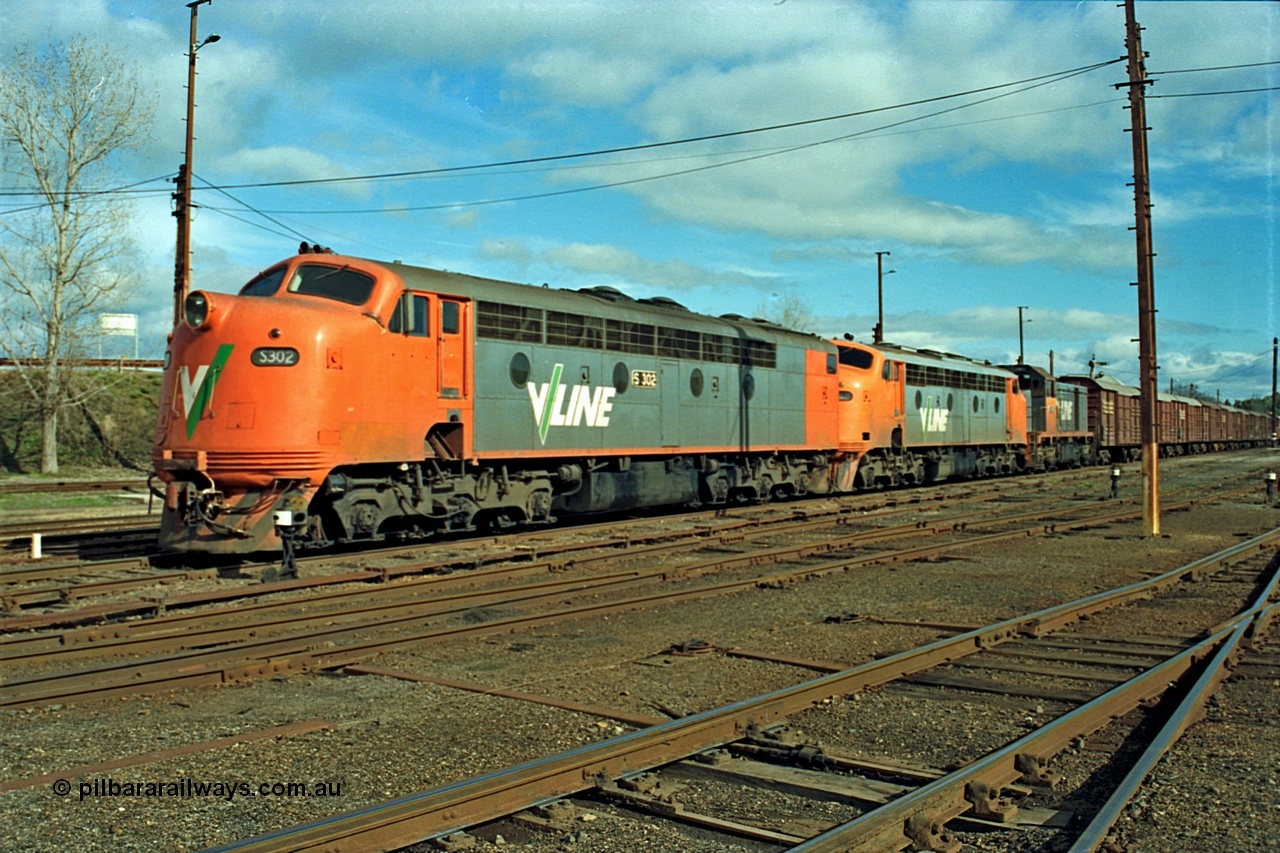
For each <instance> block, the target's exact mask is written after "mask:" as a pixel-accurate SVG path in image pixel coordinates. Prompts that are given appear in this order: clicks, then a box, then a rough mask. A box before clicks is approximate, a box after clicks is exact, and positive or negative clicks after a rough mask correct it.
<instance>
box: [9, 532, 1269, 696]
mask: <svg viewBox="0 0 1280 853" xmlns="http://www.w3.org/2000/svg"><path fill="white" fill-rule="evenodd" d="M1140 512H1141V510H1140V509H1130V510H1127V511H1125V512H1123V513H1118V514H1112V515H1109V516H1106V517H1104V518H1103V519H1099V518H1089V519H1081V520H1078V521H1076V522H1070V523H1066V524H1063V523H1058V524H1053V525H1046V526H1045V527H1044V528H1043V531H1041V530H1038V529H1034V528H1033V529H1030V530H1014V531H1008V532H1003V533H993V534H987V535H985V536H975V537H971V538H969V539H966V540H964V541H963V542H961V543H956V542H950V543H943V544H938V545H929V546H923V547H919V548H911V549H907V550H905V551H895V552H888V553H878V554H873V555H870V556H866V557H861V558H856V559H852V560H849V559H844V560H839V561H835V562H830V563H824V564H821V565H817V566H806V567H802V568H799V569H794V570H789V571H785V572H780V573H774V574H771V575H766V576H755V577H751V578H746V579H741V580H735V581H728V582H722V583H718V584H710V585H704V586H698V587H693V588H689V589H685V590H678V591H675V592H669V591H668V592H659V593H655V594H651V595H644V596H639V597H636V598H630V599H621V600H614V601H608V602H603V603H595V604H591V605H581V606H576V607H570V608H567V609H562V610H558V611H551V612H544V613H533V614H529V615H522V616H516V617H511V618H508V619H502V620H494V621H492V622H487V623H483V624H480V625H466V626H461V627H447V628H440V629H433V630H428V631H425V632H422V633H418V634H413V635H410V636H408V637H404V636H400V637H393V638H390V639H379V640H366V641H365V642H362V643H356V644H353V645H347V646H336V647H335V646H333V644H334V643H336V642H337V641H338V640H340V639H359V638H362V637H364V636H365V635H367V633H368V631H369V630H370V629H371V628H374V629H380V630H381V629H387V628H396V629H400V628H405V627H411V626H414V625H420V624H422V623H425V622H428V621H430V620H432V619H437V618H440V617H441V616H444V615H448V613H449V612H455V613H459V612H465V611H467V610H473V609H474V608H475V607H476V606H477V602H478V601H482V600H483V598H481V597H479V596H483V595H495V594H496V595H498V596H501V594H502V593H501V591H499V592H497V593H494V592H489V593H484V592H482V593H479V594H478V597H476V598H472V599H470V601H469V603H467V604H462V605H459V606H456V607H453V608H450V609H449V610H446V611H443V612H428V613H413V614H411V615H407V616H399V617H394V618H389V619H385V620H382V621H380V622H378V623H376V624H373V625H369V624H364V625H361V624H357V625H354V626H347V627H341V628H326V629H324V630H319V631H312V632H309V633H306V634H297V635H292V636H287V637H281V638H272V639H259V640H251V641H249V642H243V643H240V644H239V645H235V646H217V647H214V648H207V649H199V650H195V651H186V652H179V653H175V654H172V655H168V656H165V657H160V658H151V659H147V660H143V661H125V662H120V663H115V664H107V665H104V666H100V667H94V668H91V669H82V670H72V671H69V672H63V673H55V674H50V675H38V676H32V677H29V678H23V679H10V680H9V681H7V682H6V683H5V684H4V685H3V686H2V687H0V707H28V706H32V705H39V704H45V703H49V702H57V701H64V702H65V701H79V700H82V699H85V698H92V697H105V696H113V695H120V694H125V693H139V692H143V691H144V688H147V687H159V688H162V689H173V688H175V687H179V686H184V685H193V686H194V685H198V684H216V683H226V682H235V681H243V680H247V679H252V678H261V677H267V678H270V677H274V676H275V675H277V674H280V673H283V672H291V671H307V670H312V669H325V668H331V667H334V666H345V665H348V664H352V663H357V662H359V661H360V660H363V659H364V658H366V657H369V656H371V655H374V654H378V653H380V652H385V651H390V650H392V649H397V648H404V647H408V646H411V645H415V644H417V643H421V642H424V641H429V640H438V639H441V638H445V637H456V636H462V635H472V636H478V635H481V634H488V633H493V632H495V631H508V630H512V629H518V628H527V627H533V626H535V625H542V624H549V623H552V622H559V621H564V620H567V619H573V618H582V617H586V616H593V615H603V614H608V613H618V612H625V611H629V610H635V609H642V608H646V607H651V606H654V605H655V604H671V603H676V602H680V601H690V600H696V599H700V598H705V597H709V596H714V595H723V594H725V593H728V592H736V591H742V590H746V589H751V588H755V587H758V586H761V585H767V584H777V583H785V582H790V581H794V580H797V579H800V578H806V577H816V576H820V575H823V574H828V573H832V572H838V571H847V570H848V569H850V568H852V567H855V566H863V565H870V564H874V563H882V562H895V561H902V560H908V559H919V558H921V557H925V556H931V555H935V554H939V553H944V552H946V551H950V550H954V549H956V548H957V547H960V546H961V545H964V546H968V545H973V544H977V543H980V542H993V541H998V540H1001V539H1008V538H1013V537H1022V536H1029V535H1034V534H1036V533H1039V532H1051V531H1055V530H1058V529H1063V528H1068V527H1072V526H1089V525H1095V524H1098V523H1100V521H1102V520H1106V519H1113V518H1115V517H1124V518H1132V517H1133V516H1135V515H1137V514H1139V513H1140ZM1275 535H1277V536H1280V531H1276V532H1275ZM1259 538H1263V537H1259ZM1250 541H1255V540H1250ZM1241 547H1242V546H1240V545H1237V546H1235V548H1236V549H1238V548H1241ZM771 550H775V551H776V550H779V549H771ZM781 550H784V551H790V550H792V549H781ZM1228 550H1229V551H1231V550H1234V549H1228ZM1223 553H1226V552H1223ZM759 562H761V558H760V556H759V554H745V555H741V556H738V557H730V558H726V559H721V560H713V561H700V562H695V563H689V564H683V565H677V566H674V567H659V568H655V569H649V570H632V571H626V572H620V573H614V574H613V575H609V576H605V578H604V579H603V580H599V581H595V582H593V581H586V580H568V581H561V582H547V583H544V584H542V585H533V586H534V587H538V591H536V592H532V593H529V594H523V595H520V596H517V597H507V598H502V597H499V598H498V601H500V602H501V603H503V604H504V605H506V606H513V605H515V604H517V603H521V604H530V603H537V602H539V601H543V600H546V599H547V598H552V597H559V596H563V595H564V594H565V592H566V587H565V586H562V585H568V586H569V588H572V586H573V585H575V584H576V585H577V586H578V589H579V591H581V592H583V593H584V594H585V593H591V594H595V593H598V592H599V591H600V589H602V588H603V587H604V586H605V585H606V584H607V585H611V586H614V587H617V588H620V587H621V586H625V585H629V584H635V583H644V582H652V581H663V580H668V579H671V578H686V579H687V578H694V577H697V576H700V575H702V574H706V573H709V572H713V571H717V570H721V569H723V568H725V567H726V565H728V566H733V565H741V566H751V565H756V564H758V563H759ZM1160 577H1164V576H1160ZM1158 580H1159V577H1157V578H1153V579H1150V580H1148V581H1143V582H1141V583H1140V584H1138V585H1136V587H1135V588H1137V589H1144V590H1145V589H1148V585H1149V584H1152V583H1153V582H1155V581H1158ZM1170 583H1176V581H1171V582H1170ZM1151 588H1153V589H1154V588H1155V587H1151ZM517 591H525V592H527V590H517ZM1146 594H1147V595H1150V594H1153V593H1151V592H1147V593H1146ZM313 618H314V617H313ZM255 627H259V628H260V627H262V626H248V629H249V630H250V632H252V630H254V629H255ZM325 646H327V647H328V648H322V649H320V650H318V647H325ZM20 656H22V653H21V652H19V653H18V654H17V655H13V656H10V657H9V658H7V660H8V661H9V662H12V660H14V659H16V658H18V657H20Z"/></svg>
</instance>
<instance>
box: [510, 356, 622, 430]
mask: <svg viewBox="0 0 1280 853" xmlns="http://www.w3.org/2000/svg"><path fill="white" fill-rule="evenodd" d="M563 374H564V365H563V364H557V365H556V366H555V367H554V368H552V370H551V381H550V382H543V383H541V384H539V385H535V384H534V383H532V382H530V383H529V384H528V385H527V386H525V387H527V388H528V389H529V402H530V403H532V404H533V418H534V420H535V421H536V422H537V424H538V441H540V442H541V443H542V444H546V443H547V430H549V429H550V428H551V427H553V426H570V427H572V426H589V427H601V428H603V427H607V426H608V425H609V412H610V411H612V410H613V395H614V394H617V393H618V392H617V389H614V388H608V387H603V386H596V387H594V388H592V387H591V386H589V385H573V386H564V385H561V384H560V377H561V376H562V375H563ZM566 392H567V393H566Z"/></svg>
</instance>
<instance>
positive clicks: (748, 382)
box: [742, 373, 756, 400]
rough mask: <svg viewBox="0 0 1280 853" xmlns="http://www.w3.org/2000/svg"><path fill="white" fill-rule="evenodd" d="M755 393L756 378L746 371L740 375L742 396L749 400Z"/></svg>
mask: <svg viewBox="0 0 1280 853" xmlns="http://www.w3.org/2000/svg"><path fill="white" fill-rule="evenodd" d="M755 395H756V378H755V377H754V376H752V375H751V374H750V373H748V374H747V375H746V376H744V377H742V396H743V398H744V399H747V400H750V399H751V398H752V397H754V396H755Z"/></svg>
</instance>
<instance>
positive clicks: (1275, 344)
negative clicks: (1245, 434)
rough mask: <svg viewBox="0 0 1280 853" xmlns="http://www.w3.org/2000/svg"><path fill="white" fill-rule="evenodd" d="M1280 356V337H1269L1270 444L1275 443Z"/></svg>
mask: <svg viewBox="0 0 1280 853" xmlns="http://www.w3.org/2000/svg"><path fill="white" fill-rule="evenodd" d="M1277 356H1280V338H1272V339H1271V442H1270V444H1271V446H1272V447H1274V446H1275V443H1276V358H1277Z"/></svg>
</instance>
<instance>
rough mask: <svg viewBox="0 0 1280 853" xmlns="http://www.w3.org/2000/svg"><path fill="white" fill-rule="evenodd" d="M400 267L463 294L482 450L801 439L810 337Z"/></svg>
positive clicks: (789, 443) (620, 300)
mask: <svg viewBox="0 0 1280 853" xmlns="http://www.w3.org/2000/svg"><path fill="white" fill-rule="evenodd" d="M419 272H420V271H417V270H410V269H407V268H404V269H403V271H402V274H403V275H404V277H405V283H406V285H407V286H408V287H410V288H411V289H415V288H416V289H422V290H430V291H435V292H438V293H444V294H452V295H457V296H462V297H466V298H468V299H470V300H472V315H471V316H472V334H473V340H472V343H473V350H472V351H473V359H472V360H473V387H472V394H473V399H474V428H473V429H474V437H473V447H474V450H475V452H476V453H478V454H485V455H490V454H503V455H512V456H520V455H527V454H531V453H545V452H548V451H551V452H554V451H564V452H565V453H566V454H570V453H571V454H575V455H576V454H580V453H583V452H588V453H602V454H611V453H613V454H627V453H643V452H653V453H660V452H663V451H664V450H665V449H669V448H673V447H680V448H690V449H698V448H707V449H717V450H725V449H729V450H754V449H758V448H764V447H779V446H781V447H800V446H803V445H804V443H805V381H806V378H805V351H806V349H821V350H830V351H831V352H832V353H834V352H835V347H834V346H832V345H831V344H829V343H827V342H825V341H822V340H820V339H818V338H816V337H814V336H811V335H803V334H800V333H795V332H790V331H787V330H783V329H779V328H777V327H769V326H765V325H761V324H756V323H753V322H751V321H745V320H744V321H737V320H726V319H719V318H714V317H707V316H704V315H700V314H695V313H693V312H690V311H688V310H686V309H683V308H680V307H677V306H674V304H670V303H664V302H657V303H656V304H649V303H646V302H641V301H635V300H631V299H629V298H627V297H625V296H623V295H622V294H619V293H617V292H616V291H610V290H607V289H599V290H598V291H597V292H598V293H599V294H601V295H592V294H590V293H583V292H575V291H565V290H552V289H549V288H539V287H531V286H529V285H520V284H511V283H507V282H498V281H490V280H485V279H476V278H472V277H469V276H461V275H452V274H447V273H439V274H435V275H421V274H418V273H419Z"/></svg>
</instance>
